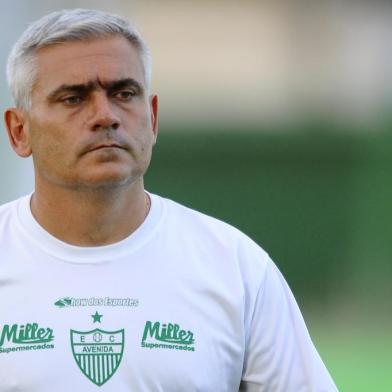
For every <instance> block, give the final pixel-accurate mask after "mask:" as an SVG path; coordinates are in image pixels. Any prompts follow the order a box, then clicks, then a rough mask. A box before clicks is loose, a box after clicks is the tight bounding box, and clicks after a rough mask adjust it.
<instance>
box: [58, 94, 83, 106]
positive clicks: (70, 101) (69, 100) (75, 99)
mask: <svg viewBox="0 0 392 392" xmlns="http://www.w3.org/2000/svg"><path fill="white" fill-rule="evenodd" d="M61 102H63V103H65V104H66V105H69V106H75V105H78V104H79V103H81V102H82V97H80V96H79V95H71V96H69V97H65V98H63V99H62V100H61Z"/></svg>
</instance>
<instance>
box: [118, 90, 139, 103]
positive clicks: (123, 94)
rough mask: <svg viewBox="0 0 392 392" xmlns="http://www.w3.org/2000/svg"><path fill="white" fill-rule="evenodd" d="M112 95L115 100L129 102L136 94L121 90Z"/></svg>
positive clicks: (131, 91)
mask: <svg viewBox="0 0 392 392" xmlns="http://www.w3.org/2000/svg"><path fill="white" fill-rule="evenodd" d="M113 95H114V97H115V98H118V99H120V100H121V101H130V100H131V99H132V98H133V97H134V96H135V95H136V93H135V91H133V90H122V91H117V92H116V93H114V94H113Z"/></svg>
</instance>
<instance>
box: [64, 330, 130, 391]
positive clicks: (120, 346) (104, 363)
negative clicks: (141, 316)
mask: <svg viewBox="0 0 392 392" xmlns="http://www.w3.org/2000/svg"><path fill="white" fill-rule="evenodd" d="M71 347H72V353H73V356H74V358H75V361H76V363H77V365H78V366H79V369H80V370H81V371H82V372H83V374H84V375H85V376H86V377H87V378H88V379H89V380H90V381H92V382H93V383H94V384H96V385H98V386H101V385H103V384H104V383H105V382H106V381H108V380H109V379H110V377H112V376H113V374H114V373H115V372H116V371H117V369H118V367H119V366H120V362H121V359H122V357H123V352H124V330H123V329H121V330H119V331H114V332H109V331H104V330H102V329H98V328H97V329H94V330H92V331H87V332H80V331H74V330H72V329H71Z"/></svg>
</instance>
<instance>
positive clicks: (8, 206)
mask: <svg viewBox="0 0 392 392" xmlns="http://www.w3.org/2000/svg"><path fill="white" fill-rule="evenodd" d="M29 199H30V195H26V196H22V197H20V198H19V199H16V200H12V201H9V202H7V203H5V204H2V205H0V226H1V227H4V226H5V225H6V224H7V223H9V222H10V221H12V220H13V219H14V218H16V216H17V212H18V209H19V208H20V206H21V205H22V204H28V200H29Z"/></svg>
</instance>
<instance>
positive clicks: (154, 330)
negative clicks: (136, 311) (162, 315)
mask: <svg viewBox="0 0 392 392" xmlns="http://www.w3.org/2000/svg"><path fill="white" fill-rule="evenodd" d="M141 346H142V347H144V348H149V349H154V348H160V349H175V350H185V351H195V339H194V336H193V332H191V331H189V330H184V329H181V327H180V326H179V325H178V324H172V323H162V324H161V323H160V322H159V321H156V322H154V323H153V322H151V321H147V322H146V325H145V326H144V332H143V337H142V342H141Z"/></svg>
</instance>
